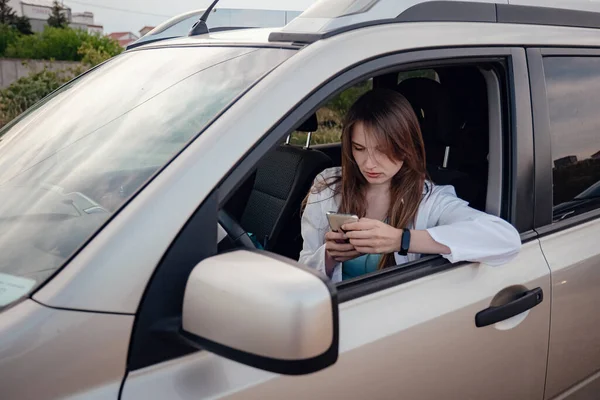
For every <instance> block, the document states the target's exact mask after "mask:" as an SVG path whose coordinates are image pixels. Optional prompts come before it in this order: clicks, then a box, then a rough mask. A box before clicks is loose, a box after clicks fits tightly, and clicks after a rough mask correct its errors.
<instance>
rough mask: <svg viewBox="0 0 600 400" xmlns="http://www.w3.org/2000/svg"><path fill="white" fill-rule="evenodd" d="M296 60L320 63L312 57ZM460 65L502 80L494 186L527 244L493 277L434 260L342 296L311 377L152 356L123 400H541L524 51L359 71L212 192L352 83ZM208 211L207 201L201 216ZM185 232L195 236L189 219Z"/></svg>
mask: <svg viewBox="0 0 600 400" xmlns="http://www.w3.org/2000/svg"><path fill="white" fill-rule="evenodd" d="M323 51H325V50H323ZM303 52H305V53H304V55H306V56H307V57H312V59H313V60H315V59H318V58H316V57H314V56H313V55H311V54H310V53H309V49H307V50H303ZM468 58H483V59H489V60H492V61H494V62H501V63H504V65H505V66H506V71H508V74H507V81H506V85H507V87H505V88H504V89H505V90H504V93H506V94H507V95H506V97H501V101H502V102H504V103H505V104H503V106H504V107H499V108H498V112H500V110H505V111H503V112H507V113H508V114H509V115H504V116H503V117H502V118H497V120H498V123H502V122H501V121H505V122H504V124H510V126H504V127H503V128H504V129H503V130H501V132H506V135H509V132H510V136H507V137H505V138H504V143H505V144H506V145H507V146H505V147H504V148H506V149H511V148H512V149H514V153H512V154H510V157H506V159H510V160H512V162H511V164H507V165H506V166H507V168H502V166H501V165H497V166H496V168H497V170H498V171H502V170H504V171H505V174H504V176H502V177H501V179H502V181H504V182H507V183H508V182H510V184H508V185H506V186H505V187H506V190H505V191H504V195H503V197H502V199H503V201H504V203H503V204H502V207H501V208H502V209H505V210H506V211H507V214H510V219H511V221H513V222H514V223H515V224H516V225H517V226H519V228H520V230H521V231H522V238H523V242H524V243H523V248H522V250H521V252H520V254H519V255H518V257H517V258H515V259H514V260H512V261H511V262H509V263H507V264H505V265H502V266H500V267H491V266H487V265H483V264H474V263H459V264H455V265H453V264H450V263H448V262H446V261H445V260H443V259H442V258H440V257H427V258H425V259H423V260H421V261H419V262H416V263H413V264H411V265H408V266H402V267H398V268H393V269H390V270H387V271H385V272H382V273H380V274H376V275H373V276H368V277H365V278H363V279H359V280H357V281H355V282H351V283H348V284H342V285H340V286H339V287H338V296H339V300H340V303H341V304H340V307H339V320H340V326H339V329H340V345H339V346H340V347H339V353H340V356H339V359H338V361H337V363H336V364H335V365H333V366H331V367H329V368H327V369H325V370H322V371H320V372H317V373H313V374H310V375H306V376H283V375H277V374H273V373H269V372H265V371H261V370H258V369H255V368H252V367H248V366H245V365H242V364H238V363H236V362H233V361H230V360H227V359H226V358H223V357H220V356H216V355H214V354H211V353H208V352H205V351H201V352H196V353H195V352H193V351H191V350H187V351H186V350H185V349H183V348H182V349H180V351H179V352H178V358H175V357H170V358H169V360H166V361H164V362H160V357H159V358H157V359H155V360H154V361H152V362H144V363H141V364H139V365H136V366H134V368H133V370H131V371H130V373H129V375H128V377H127V380H126V382H125V384H124V387H123V392H122V398H123V399H137V398H174V399H175V398H176V399H198V398H228V399H238V398H239V399H242V398H243V399H271V398H272V399H276V398H288V399H289V398H298V399H300V398H323V397H328V398H336V399H337V398H372V399H386V398H387V399H397V398H410V399H431V398H447V399H480V398H486V399H509V398H515V399H516V398H519V399H520V398H526V399H541V398H542V397H543V391H544V382H545V373H546V361H547V350H548V332H549V323H550V302H549V301H548V300H547V299H545V298H544V296H545V295H548V294H549V293H550V273H549V269H548V265H547V263H546V260H545V259H544V257H543V255H542V252H541V249H540V244H539V241H538V240H537V237H536V235H535V233H533V232H532V231H531V228H532V226H533V225H532V220H533V217H532V216H533V212H532V210H533V196H532V192H531V190H530V187H531V186H532V185H533V169H532V166H533V134H532V121H531V112H530V95H529V83H528V75H527V65H526V59H525V51H524V50H523V49H519V48H489V49H486V48H471V49H464V48H449V49H442V50H432V51H416V52H409V53H402V54H394V55H389V56H382V57H380V58H377V59H375V60H371V61H368V62H363V63H362V64H361V65H360V66H357V67H355V68H352V69H350V70H347V71H345V72H344V73H343V74H341V75H338V76H336V77H335V79H333V78H332V80H331V81H330V82H329V83H328V84H327V85H323V86H322V87H321V89H319V90H317V91H316V92H315V93H313V94H312V95H311V96H309V97H308V98H307V99H305V100H304V101H303V102H301V103H299V104H298V105H297V106H296V107H295V108H294V109H293V110H290V112H289V113H287V117H285V118H284V119H283V120H281V121H280V123H279V124H278V125H277V127H276V128H274V129H273V130H271V131H269V133H268V135H267V136H266V137H265V139H263V140H262V141H261V142H260V143H257V145H256V146H255V148H254V149H253V150H252V152H250V153H249V154H247V155H246V156H245V157H244V159H243V160H242V161H241V162H240V163H238V165H237V167H236V169H235V170H234V171H233V172H232V173H231V174H230V175H229V176H227V178H226V179H225V180H224V181H223V183H222V184H221V185H220V188H219V196H220V197H222V198H226V197H227V195H228V193H230V192H231V191H233V190H234V188H235V187H236V186H237V185H238V184H239V183H240V182H241V181H242V179H243V177H244V175H245V174H246V173H247V171H249V170H251V168H252V166H253V165H255V164H256V162H257V160H258V159H260V157H262V156H263V155H264V154H265V153H266V152H267V151H268V150H269V149H270V148H271V147H272V146H273V145H274V144H276V143H277V142H278V141H279V140H281V139H283V138H285V137H286V136H287V135H288V134H289V133H290V132H291V131H292V130H293V128H294V127H295V126H297V125H298V124H299V123H300V121H301V120H302V118H304V116H307V115H309V114H310V113H312V112H314V110H315V109H316V108H317V107H318V106H319V104H320V103H321V102H323V101H325V99H327V98H328V97H330V96H332V95H333V94H334V93H335V92H336V91H339V89H340V88H342V87H347V86H349V85H350V84H351V83H352V82H353V81H356V80H357V79H358V78H359V77H362V76H365V75H368V74H369V73H375V72H376V71H379V70H382V69H385V68H390V67H395V68H402V67H403V66H408V65H414V64H415V63H423V62H428V63H431V62H437V61H436V60H445V62H448V60H454V61H456V60H458V59H468ZM292 61H293V60H292ZM299 62H302V60H300V61H299ZM313 62H316V61H313ZM440 62H442V61H440ZM314 67H315V68H317V67H318V65H315V66H314ZM497 89H498V91H500V90H501V89H502V88H501V87H498V88H497ZM509 94H510V95H509ZM269 95H270V93H269V92H268V91H265V92H263V93H261V100H262V101H263V102H266V103H268V102H269V98H270V97H269ZM221 134H222V135H224V134H223V133H221ZM508 143H512V146H508ZM495 150H497V151H500V149H499V148H496V149H495ZM496 189H497V188H496ZM207 207H208V208H207ZM214 207H215V204H214V202H213V201H211V202H209V205H208V206H206V205H205V206H203V207H201V208H200V211H199V212H200V213H202V209H203V208H205V209H206V210H211V209H214ZM206 212H208V211H206ZM204 215H208V214H204ZM189 225H190V226H193V225H194V222H193V220H192V221H191V222H190V224H189ZM185 237H186V235H185V234H184V233H182V234H181V235H180V238H179V239H178V240H181V241H185V240H189V238H188V239H185ZM519 303H529V304H530V306H526V307H524V308H522V309H521V310H522V312H517V313H514V312H513V313H510V312H508V311H507V310H506V308H507V307H502V306H508V307H509V308H510V307H515V306H517V304H519ZM492 307H499V308H497V309H493V310H492V311H496V312H495V313H494V314H495V315H496V317H498V318H497V322H494V321H489V322H488V323H489V324H485V323H484V324H481V326H479V327H478V326H477V325H478V324H476V316H477V315H480V316H481V314H479V313H480V312H481V311H484V310H488V311H489V309H490V308H492ZM517 308H519V306H517ZM502 310H504V311H502ZM498 311H500V314H505V316H501V315H499V314H498ZM505 311H507V312H506V313H505ZM508 315H511V317H507V316H508ZM242 334H243V333H242ZM134 341H135V336H134ZM158 343H159V342H156V344H157V345H158ZM163 343H165V342H163ZM134 347H135V346H134ZM152 347H153V346H152V345H150V344H147V346H146V347H145V351H146V352H148V353H150V352H152ZM130 354H132V353H130ZM130 363H131V359H130ZM130 366H131V364H130Z"/></svg>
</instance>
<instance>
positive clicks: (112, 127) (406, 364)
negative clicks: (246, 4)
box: [0, 0, 600, 400]
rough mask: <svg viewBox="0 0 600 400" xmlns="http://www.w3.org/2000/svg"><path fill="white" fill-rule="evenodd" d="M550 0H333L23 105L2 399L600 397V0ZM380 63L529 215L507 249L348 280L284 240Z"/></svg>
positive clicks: (112, 68)
mask: <svg viewBox="0 0 600 400" xmlns="http://www.w3.org/2000/svg"><path fill="white" fill-rule="evenodd" d="M539 3H540V2H537V1H535V2H534V1H533V0H530V1H526V0H518V1H517V0H510V1H508V0H491V1H488V0H480V1H479V2H472V1H462V2H455V1H434V2H424V1H418V0H362V1H361V0H322V1H319V2H317V3H316V4H315V5H314V6H312V7H311V8H310V9H308V10H307V11H306V12H305V13H303V14H302V15H301V16H300V17H298V18H297V19H295V20H293V21H292V22H290V23H289V25H287V26H285V27H283V28H279V29H246V30H230V31H227V30H222V31H219V32H212V33H208V34H201V35H192V36H189V37H180V38H170V39H161V38H157V40H154V41H151V42H148V43H146V44H141V45H139V46H137V47H135V48H133V49H131V50H129V51H126V52H125V53H123V54H122V55H120V56H118V57H115V58H114V59H112V60H110V61H108V62H106V63H105V64H103V65H101V66H99V67H97V68H95V69H93V70H91V71H89V72H87V73H85V74H84V75H82V76H80V77H78V78H76V79H75V80H73V81H72V82H69V83H67V84H66V85H64V86H63V87H61V88H60V89H58V90H57V91H56V92H54V93H52V94H51V95H50V96H48V97H47V98H46V99H44V100H43V101H41V102H40V103H39V104H37V105H35V106H34V107H33V108H32V109H31V110H30V111H28V112H27V113H25V114H24V115H22V116H20V117H19V118H18V119H17V120H15V121H13V122H12V123H10V125H9V126H7V127H5V128H4V130H3V131H2V132H1V133H2V136H1V139H0V398H1V399H2V400H13V399H18V400H24V399H58V398H61V399H64V398H68V399H80V398H81V399H124V400H130V399H208V398H210V399H214V398H219V399H261V400H262V399H283V398H285V399H320V398H327V399H439V398H444V399H461V400H462V399H499V400H506V399H540V400H541V399H596V398H598V397H599V393H600V312H599V311H598V310H599V309H600V244H599V243H598V240H599V239H598V238H600V220H599V219H598V217H599V216H600V202H598V201H595V200H594V197H595V196H594V195H593V194H594V193H596V191H594V188H596V187H597V182H599V181H600V135H599V134H598V126H599V125H600V115H599V112H598V110H600V39H599V38H600V6H599V5H598V4H596V3H593V2H591V1H583V0H581V1H565V2H560V1H558V0H557V1H550V0H548V2H547V4H539ZM373 87H389V88H394V89H397V90H400V91H402V93H403V94H404V95H405V96H406V97H407V98H408V99H409V100H410V101H411V104H412V105H413V107H414V108H415V110H416V111H417V114H419V116H420V121H421V124H422V130H423V135H424V138H425V144H426V148H427V156H428V163H429V165H428V170H429V173H430V175H431V177H432V179H433V180H434V181H435V182H436V183H439V184H451V185H453V186H454V187H455V188H456V190H457V193H458V195H459V196H460V197H462V198H464V199H465V200H468V201H469V202H470V204H471V206H472V207H475V208H478V209H480V210H484V211H486V212H488V213H491V214H494V215H498V216H500V217H502V218H505V219H506V220H508V221H509V222H511V223H512V224H513V225H514V226H515V227H516V228H517V229H518V230H519V231H520V232H521V235H522V241H523V247H522V250H521V252H520V254H519V256H518V257H517V258H516V259H514V260H513V261H511V262H510V263H507V264H505V265H502V266H497V267H493V266H490V265H484V264H476V263H459V264H451V263H449V262H448V261H446V260H445V259H443V258H441V257H435V256H427V257H421V258H420V259H419V260H418V261H416V262H413V263H410V264H406V265H399V266H396V267H393V268H388V269H385V270H382V271H379V272H376V273H373V274H370V275H366V276H363V277H360V278H356V279H354V280H350V281H344V282H343V283H341V284H339V285H337V286H336V285H333V284H331V283H330V282H329V281H328V280H327V279H326V278H325V277H323V276H320V275H318V274H317V273H316V272H315V271H314V270H312V269H310V268H307V267H304V266H302V265H299V264H298V263H297V262H296V261H295V260H297V255H298V252H299V246H301V244H302V243H301V237H300V209H301V201H302V198H303V197H304V195H305V194H306V193H307V190H308V188H309V187H310V184H311V182H312V180H313V179H314V177H315V176H316V174H317V173H318V172H320V171H321V170H323V169H324V168H327V167H329V166H335V165H339V162H340V143H339V116H340V115H343V112H344V110H345V107H347V105H348V102H349V100H351V99H352V98H354V97H353V96H355V95H356V93H359V92H361V91H365V90H370V88H373ZM580 194H581V195H580ZM583 194H585V195H583Z"/></svg>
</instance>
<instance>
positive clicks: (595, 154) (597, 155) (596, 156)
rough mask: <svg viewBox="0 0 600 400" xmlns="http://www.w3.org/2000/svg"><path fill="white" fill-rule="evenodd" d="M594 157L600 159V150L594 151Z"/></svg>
mask: <svg viewBox="0 0 600 400" xmlns="http://www.w3.org/2000/svg"><path fill="white" fill-rule="evenodd" d="M592 158H593V159H594V160H600V151H599V152H597V153H594V154H592Z"/></svg>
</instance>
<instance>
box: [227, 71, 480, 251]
mask: <svg viewBox="0 0 600 400" xmlns="http://www.w3.org/2000/svg"><path fill="white" fill-rule="evenodd" d="M431 71H432V70H428V71H427V72H428V73H425V71H423V72H424V73H423V74H419V71H410V72H411V73H410V74H406V73H398V72H396V73H390V74H386V75H381V76H377V77H374V78H373V79H372V87H374V88H379V87H384V88H392V89H394V90H397V91H398V92H400V93H401V94H403V95H404V96H405V97H406V98H407V99H408V101H409V102H410V103H411V105H412V106H413V108H414V110H415V113H416V114H417V116H418V118H419V122H420V125H421V130H422V134H423V139H424V142H425V150H426V155H427V171H428V174H429V177H430V180H431V181H433V182H434V183H435V184H438V185H452V186H454V188H455V189H456V192H457V195H458V196H459V197H461V198H462V199H464V200H466V201H468V202H469V203H470V205H471V207H474V208H476V209H479V210H483V211H485V208H486V194H487V189H488V187H487V182H488V153H489V136H490V135H489V130H490V128H489V122H488V118H489V115H488V93H487V91H488V90H487V83H486V78H485V76H484V74H482V73H481V70H480V67H479V66H475V65H474V66H451V67H440V68H435V70H433V71H434V72H435V75H434V79H432V76H431V73H430V72H431ZM415 72H416V73H415ZM407 75H408V76H407ZM419 75H423V76H419ZM318 115H319V112H317V113H315V114H314V115H311V116H310V117H309V118H308V119H307V120H306V121H305V122H304V123H303V124H302V125H301V126H300V127H298V128H297V129H296V131H295V132H294V133H292V135H291V136H292V137H293V135H303V137H305V136H306V137H307V140H306V142H304V141H302V142H303V143H302V144H300V143H297V142H296V143H295V142H294V141H290V138H288V139H287V140H285V142H282V143H281V144H279V145H278V146H277V147H276V148H274V149H273V150H272V151H270V152H269V153H268V154H267V156H265V157H264V158H263V159H262V160H261V161H260V162H259V163H258V165H257V166H256V169H255V170H254V171H252V173H251V174H250V176H249V177H248V178H247V179H246V180H245V182H244V183H243V184H242V185H241V186H240V187H239V188H238V189H237V191H236V192H235V193H234V194H233V195H232V196H231V198H230V199H229V200H228V202H227V203H226V204H225V206H224V207H223V209H222V210H221V212H220V216H219V223H220V224H221V226H222V227H223V228H225V230H226V231H227V233H228V234H229V236H230V239H231V240H233V241H234V242H236V241H237V243H233V245H234V246H247V247H259V248H263V249H265V250H267V251H270V252H273V253H276V254H280V255H282V256H285V257H289V258H292V259H296V260H297V259H298V257H299V254H300V251H301V249H302V237H301V234H300V222H301V208H302V201H303V199H304V198H305V196H306V195H307V193H308V191H309V190H310V187H311V185H312V183H313V180H314V179H315V178H316V176H317V174H318V173H319V172H321V171H323V170H324V169H326V168H329V167H332V166H340V165H341V143H339V140H338V141H337V142H336V143H327V144H320V145H311V137H312V138H314V137H318V135H319V133H320V130H321V129H324V128H325V127H326V126H327V127H330V125H331V123H330V122H329V121H319V119H318ZM327 124H329V125H327ZM340 131H341V127H340ZM232 231H233V232H237V234H235V235H233V236H234V238H231V236H232V235H231V232H232ZM249 236H252V237H253V240H250V239H249ZM231 240H230V243H229V244H223V243H220V244H219V248H220V250H226V249H228V248H230V247H231V246H232V243H231Z"/></svg>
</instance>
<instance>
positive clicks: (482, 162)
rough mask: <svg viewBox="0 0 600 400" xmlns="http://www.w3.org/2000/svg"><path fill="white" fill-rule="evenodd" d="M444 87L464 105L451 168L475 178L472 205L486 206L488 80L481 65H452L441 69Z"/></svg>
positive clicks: (460, 115) (460, 114)
mask: <svg viewBox="0 0 600 400" xmlns="http://www.w3.org/2000/svg"><path fill="white" fill-rule="evenodd" d="M439 75H440V78H441V79H442V82H444V87H445V88H446V90H448V92H449V93H450V94H451V96H452V98H453V99H455V102H456V104H460V108H459V109H458V110H456V111H458V113H457V115H458V117H459V118H460V124H459V125H460V131H459V132H458V135H457V139H456V140H455V143H456V146H455V148H454V149H453V157H452V158H451V159H450V162H449V164H448V167H449V168H452V169H456V170H459V171H462V172H464V173H467V174H468V175H469V177H470V178H471V179H472V180H473V181H475V186H474V187H473V191H474V192H475V191H476V193H474V194H473V197H472V198H471V205H472V206H473V207H475V208H477V209H480V210H483V209H485V206H486V198H487V182H488V169H489V162H488V153H489V149H490V147H489V146H490V145H489V140H490V132H489V105H488V93H487V83H486V80H485V77H484V76H483V74H482V73H481V72H480V71H479V69H478V68H477V67H474V66H469V67H465V66H461V67H448V68H444V69H443V70H440V71H439Z"/></svg>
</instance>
